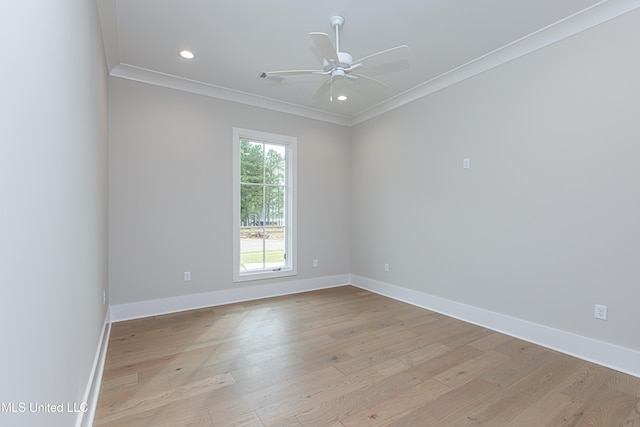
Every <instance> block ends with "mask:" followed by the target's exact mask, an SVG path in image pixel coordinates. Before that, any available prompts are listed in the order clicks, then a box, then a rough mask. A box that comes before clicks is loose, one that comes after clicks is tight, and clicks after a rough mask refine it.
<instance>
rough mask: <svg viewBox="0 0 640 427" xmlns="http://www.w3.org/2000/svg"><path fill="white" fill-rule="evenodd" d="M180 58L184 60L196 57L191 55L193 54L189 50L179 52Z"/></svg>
mask: <svg viewBox="0 0 640 427" xmlns="http://www.w3.org/2000/svg"><path fill="white" fill-rule="evenodd" d="M180 56H181V57H183V58H184V59H193V58H195V57H196V56H195V55H194V54H193V52H191V51H190V50H181V51H180Z"/></svg>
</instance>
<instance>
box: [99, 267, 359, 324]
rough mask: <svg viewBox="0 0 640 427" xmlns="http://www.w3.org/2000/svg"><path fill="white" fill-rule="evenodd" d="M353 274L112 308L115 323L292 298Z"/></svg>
mask: <svg viewBox="0 0 640 427" xmlns="http://www.w3.org/2000/svg"><path fill="white" fill-rule="evenodd" d="M349 280H350V275H349V274H342V275H337V276H325V277H318V278H313V279H302V280H293V281H286V282H278V283H265V284H261V285H254V286H238V287H237V288H233V289H224V290H221V291H212V292H206V293H200V294H191V295H181V296H177V297H171V298H161V299H154V300H148V301H139V302H132V303H126V304H116V305H113V306H111V321H112V322H120V321H123V320H131V319H139V318H142V317H149V316H158V315H161V314H167V313H176V312H179V311H186V310H194V309H197V308H205V307H214V306H217V305H223V304H231V303H236V302H243V301H251V300H256V299H260V298H270V297H276V296H280V295H290V294H296V293H300V292H308V291H313V290H317V289H325V288H332V287H336V286H343V285H347V284H349Z"/></svg>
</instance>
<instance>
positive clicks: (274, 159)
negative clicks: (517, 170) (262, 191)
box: [264, 144, 286, 185]
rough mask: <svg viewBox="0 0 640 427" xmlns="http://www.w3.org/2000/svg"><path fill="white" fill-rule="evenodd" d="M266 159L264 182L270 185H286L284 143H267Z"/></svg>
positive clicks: (265, 149)
mask: <svg viewBox="0 0 640 427" xmlns="http://www.w3.org/2000/svg"><path fill="white" fill-rule="evenodd" d="M264 151H265V159H264V174H265V177H264V183H265V184H270V185H284V183H285V170H286V169H285V160H284V155H285V147H284V146H282V145H270V144H266V145H265V148H264Z"/></svg>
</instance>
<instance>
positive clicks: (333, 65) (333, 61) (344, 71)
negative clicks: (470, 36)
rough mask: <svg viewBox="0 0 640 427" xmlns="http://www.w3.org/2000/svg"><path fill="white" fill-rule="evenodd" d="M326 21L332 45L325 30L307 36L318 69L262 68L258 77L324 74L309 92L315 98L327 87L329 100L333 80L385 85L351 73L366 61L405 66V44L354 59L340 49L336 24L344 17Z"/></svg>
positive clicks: (362, 66) (365, 63)
mask: <svg viewBox="0 0 640 427" xmlns="http://www.w3.org/2000/svg"><path fill="white" fill-rule="evenodd" d="M330 23H331V26H332V27H333V28H334V29H335V31H336V44H335V46H334V45H333V43H331V39H330V38H329V35H328V34H325V33H316V32H314V33H309V36H311V40H313V42H314V44H315V45H316V47H317V48H318V50H319V51H320V53H321V54H322V56H323V59H322V69H321V70H283V71H264V72H262V73H261V74H260V77H261V78H263V79H274V80H282V79H284V78H285V77H290V76H303V75H320V76H328V77H329V78H328V79H326V80H325V81H324V82H323V83H322V85H321V86H320V88H318V90H317V91H316V93H315V94H314V95H313V98H314V99H317V98H319V97H321V96H322V95H324V94H325V93H326V92H327V91H330V95H329V101H333V83H334V82H335V81H337V80H341V79H344V80H352V81H358V80H359V81H365V82H368V83H373V84H374V85H376V86H378V87H385V88H386V87H388V86H387V85H386V84H385V83H383V82H381V81H380V80H376V79H374V78H373V77H370V76H367V75H364V74H360V73H354V71H356V70H359V69H364V68H365V67H366V66H367V65H368V64H373V63H377V64H381V63H387V65H392V67H386V71H396V69H393V68H399V67H400V68H406V67H407V66H408V62H407V60H406V56H407V53H408V51H409V47H408V46H407V45H401V46H396V47H393V48H391V49H386V50H382V51H380V52H376V53H372V54H371V55H367V56H365V57H363V58H360V59H358V60H357V61H354V60H353V57H352V56H351V54H349V53H347V52H341V51H340V28H341V27H342V25H343V24H344V18H343V17H342V16H333V17H332V18H331V19H330ZM373 65H375V64H373ZM394 66H395V67H394ZM398 66H399V67H398Z"/></svg>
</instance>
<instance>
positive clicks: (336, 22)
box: [331, 16, 344, 55]
mask: <svg viewBox="0 0 640 427" xmlns="http://www.w3.org/2000/svg"><path fill="white" fill-rule="evenodd" d="M343 24H344V18H343V17H342V16H332V17H331V26H332V27H333V28H335V30H336V55H337V54H338V53H340V28H341V27H342V25H343Z"/></svg>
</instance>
